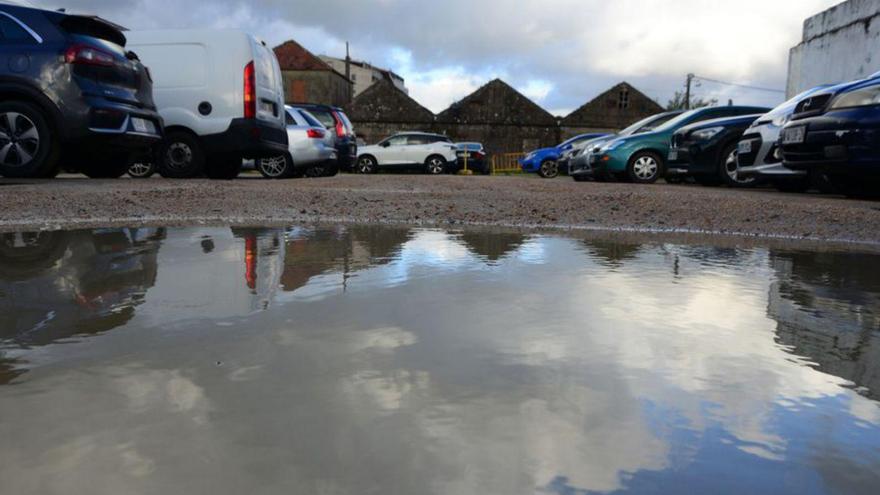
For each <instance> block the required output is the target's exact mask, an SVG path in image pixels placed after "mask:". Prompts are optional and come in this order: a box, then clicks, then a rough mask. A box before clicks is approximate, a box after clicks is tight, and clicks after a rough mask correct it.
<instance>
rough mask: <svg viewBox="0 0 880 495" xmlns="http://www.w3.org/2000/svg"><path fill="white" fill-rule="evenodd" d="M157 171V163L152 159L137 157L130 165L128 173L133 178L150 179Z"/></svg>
mask: <svg viewBox="0 0 880 495" xmlns="http://www.w3.org/2000/svg"><path fill="white" fill-rule="evenodd" d="M155 173H156V164H155V162H154V161H152V160H146V159H143V158H135V159H134V160H131V164H130V165H129V166H128V175H129V177H131V178H132V179H148V178H150V177H152V176H153V174H155Z"/></svg>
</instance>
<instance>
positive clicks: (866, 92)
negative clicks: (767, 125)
mask: <svg viewBox="0 0 880 495" xmlns="http://www.w3.org/2000/svg"><path fill="white" fill-rule="evenodd" d="M779 145H780V148H781V149H782V159H783V164H784V165H785V166H786V167H788V168H790V169H792V170H805V171H807V172H809V173H811V174H814V175H815V174H821V175H823V176H824V177H826V178H827V179H828V180H829V182H830V183H831V185H832V186H833V187H834V188H835V189H837V190H839V191H840V192H842V193H844V194H846V195H848V196H855V197H878V196H880V78H871V79H866V80H862V81H855V82H853V83H849V84H844V85H841V86H835V87H833V88H829V89H828V90H826V91H825V92H820V93H816V94H814V95H812V96H811V97H809V98H806V99H804V100H803V101H801V102H800V103H798V105H797V107H796V108H795V111H794V115H792V118H791V121H790V122H789V123H788V124H787V125H786V126H785V127H783V129H782V132H781V136H780V144H779Z"/></svg>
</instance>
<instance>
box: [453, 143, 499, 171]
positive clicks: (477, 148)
mask: <svg viewBox="0 0 880 495" xmlns="http://www.w3.org/2000/svg"><path fill="white" fill-rule="evenodd" d="M455 147H456V148H457V150H456V152H455V155H456V156H457V157H458V165H457V166H458V170H463V169H464V167H465V163H467V168H468V170H473V171H474V172H476V173H479V174H483V175H488V174H489V173H490V172H491V169H490V167H489V160H488V156H487V155H486V150H485V149H484V148H483V145H482V144H480V143H455Z"/></svg>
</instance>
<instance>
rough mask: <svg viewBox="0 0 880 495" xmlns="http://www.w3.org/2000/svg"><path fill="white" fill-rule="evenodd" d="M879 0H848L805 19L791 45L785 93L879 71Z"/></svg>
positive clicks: (793, 92) (792, 93) (793, 93)
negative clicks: (797, 40)
mask: <svg viewBox="0 0 880 495" xmlns="http://www.w3.org/2000/svg"><path fill="white" fill-rule="evenodd" d="M877 53H880V1H878V0H848V1H846V2H843V3H841V4H839V5H837V6H835V7H832V8H830V9H828V10H826V11H824V12H822V13H820V14H817V15H815V16H813V17H810V18H809V19H807V20H806V21H804V33H803V39H802V41H801V43H800V44H798V45H797V46H795V47H794V48H792V49H791V52H790V55H789V62H788V84H787V87H786V93H787V94H788V97H792V96H794V95H796V94H798V93H800V92H802V91H805V90H807V89H810V88H813V87H816V86H818V85H821V84H829V83H836V82H843V81H849V80H853V79H859V78H862V77H865V76H868V75H871V74H873V73H875V72H877V71H880V57H878V56H877Z"/></svg>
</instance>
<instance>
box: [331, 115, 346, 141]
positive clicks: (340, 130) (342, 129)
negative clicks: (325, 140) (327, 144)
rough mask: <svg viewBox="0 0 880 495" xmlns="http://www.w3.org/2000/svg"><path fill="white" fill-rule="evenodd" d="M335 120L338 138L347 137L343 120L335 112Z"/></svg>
mask: <svg viewBox="0 0 880 495" xmlns="http://www.w3.org/2000/svg"><path fill="white" fill-rule="evenodd" d="M333 119H334V120H335V121H336V137H345V135H346V131H345V124H343V123H342V118H341V117H340V116H339V114H338V113H336V112H333Z"/></svg>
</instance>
